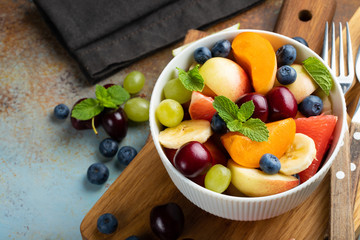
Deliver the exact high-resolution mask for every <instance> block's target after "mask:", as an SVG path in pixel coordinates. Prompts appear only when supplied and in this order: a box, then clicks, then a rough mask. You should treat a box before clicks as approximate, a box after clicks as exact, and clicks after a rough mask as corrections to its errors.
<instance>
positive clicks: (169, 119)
mask: <svg viewBox="0 0 360 240" xmlns="http://www.w3.org/2000/svg"><path fill="white" fill-rule="evenodd" d="M155 114H156V117H157V119H158V120H159V121H160V123H161V124H162V125H164V126H166V127H175V126H177V125H179V124H180V123H181V121H182V119H183V117H184V109H183V108H182V106H181V104H180V103H179V102H177V101H175V100H172V99H165V100H163V101H161V103H160V104H159V106H158V107H157V108H156V110H155Z"/></svg>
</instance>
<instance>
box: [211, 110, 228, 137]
mask: <svg viewBox="0 0 360 240" xmlns="http://www.w3.org/2000/svg"><path fill="white" fill-rule="evenodd" d="M210 126H211V128H212V130H213V131H214V132H216V133H226V131H227V126H226V123H225V121H224V120H223V119H222V118H221V117H220V116H219V114H218V113H215V114H214V116H213V117H212V119H211V123H210Z"/></svg>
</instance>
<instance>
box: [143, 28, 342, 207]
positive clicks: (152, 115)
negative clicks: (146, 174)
mask: <svg viewBox="0 0 360 240" xmlns="http://www.w3.org/2000/svg"><path fill="white" fill-rule="evenodd" d="M242 32H255V33H260V34H267V35H270V36H273V37H277V38H282V39H284V40H286V41H287V42H289V43H290V44H292V45H294V46H296V47H297V48H300V49H306V50H305V51H309V53H310V55H312V56H314V57H316V58H317V59H319V60H320V61H321V62H322V63H323V64H324V65H325V66H326V68H327V69H328V70H329V72H330V73H331V76H332V78H333V89H332V90H331V91H338V92H339V94H340V96H341V107H342V116H338V121H339V120H341V121H342V123H341V125H340V127H341V130H340V134H339V139H338V142H337V144H336V146H335V148H334V150H333V152H332V154H331V156H330V157H328V160H327V161H326V162H325V163H324V164H323V165H322V166H321V168H320V169H319V170H318V171H317V172H316V174H315V175H314V176H312V177H311V178H310V179H309V180H307V181H306V182H304V183H301V184H300V185H298V186H296V187H294V188H292V189H290V190H287V191H285V192H281V193H277V194H273V195H268V196H262V197H247V196H245V197H241V196H231V195H227V194H223V193H217V192H214V191H211V190H209V189H206V188H205V187H202V186H200V185H198V184H197V183H195V182H193V181H191V180H190V179H188V178H187V177H185V176H183V175H182V174H181V173H180V172H179V171H178V170H177V169H176V168H175V167H174V166H173V165H172V164H171V163H170V160H169V159H168V158H167V156H166V155H165V153H164V151H163V148H162V146H161V144H160V142H159V141H158V139H157V138H156V134H155V130H154V129H155V126H156V124H157V123H156V120H155V109H156V108H155V106H154V101H155V100H153V99H154V98H155V95H154V92H155V93H156V91H160V90H158V88H159V85H160V81H159V80H161V79H163V78H164V75H165V74H166V71H169V70H168V68H170V67H169V66H170V65H172V63H173V62H174V61H176V60H177V59H178V58H180V57H181V56H183V55H188V54H190V53H192V52H193V51H194V49H195V48H196V46H197V47H199V46H203V45H206V44H203V43H206V42H209V41H211V40H212V39H214V38H215V39H216V38H218V37H219V35H228V34H229V35H231V34H239V33H242ZM164 81H165V80H164ZM161 91H162V90H161ZM161 91H160V94H161ZM149 114H150V117H149V124H150V132H151V136H152V139H153V141H154V145H155V147H156V150H157V152H158V154H159V155H160V159H161V161H162V163H163V165H164V167H165V168H166V170H167V169H168V168H170V169H172V170H173V173H174V174H175V175H176V176H177V177H178V178H180V179H181V180H182V181H184V183H185V184H186V185H190V186H191V187H193V188H194V190H196V191H200V192H201V193H202V194H205V195H207V196H209V197H213V198H221V199H224V200H229V201H235V202H237V201H239V202H252V203H257V202H264V201H270V200H275V199H280V198H283V197H285V196H289V195H293V194H295V193H297V192H300V191H302V190H305V189H307V188H308V187H309V186H310V185H311V184H313V183H315V182H316V181H317V180H318V178H320V176H322V175H323V174H324V173H325V172H327V171H328V170H329V169H330V167H331V164H332V162H333V161H334V159H335V157H336V156H337V154H338V152H339V150H340V147H341V146H342V143H343V138H344V134H345V129H346V124H345V123H346V119H345V116H346V105H345V98H344V94H343V92H342V91H341V87H340V84H339V83H338V82H337V81H336V77H335V75H334V73H333V72H332V71H331V69H330V68H329V66H328V65H327V64H326V63H325V62H324V61H323V59H322V58H321V57H320V56H319V55H318V54H317V53H315V52H314V51H313V50H312V49H310V48H308V47H306V46H305V45H303V44H301V43H299V42H298V41H296V40H294V39H292V38H289V37H287V36H285V35H281V34H278V33H274V32H271V31H266V30H256V29H239V30H230V31H223V32H218V33H214V34H212V35H209V36H206V37H204V38H202V39H199V40H197V41H195V42H193V43H190V44H189V46H188V47H186V48H185V49H184V50H183V51H181V52H180V53H179V54H178V55H176V56H175V57H173V58H172V59H171V60H170V62H168V64H167V65H166V66H165V67H164V69H163V70H162V72H161V74H160V75H159V77H158V79H157V80H156V83H155V86H154V88H153V91H152V94H151V99H150V108H149ZM165 160H166V161H165ZM167 171H168V170H167ZM168 174H169V173H168ZM169 175H170V174H169ZM324 176H325V175H324Z"/></svg>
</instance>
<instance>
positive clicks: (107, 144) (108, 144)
mask: <svg viewBox="0 0 360 240" xmlns="http://www.w3.org/2000/svg"><path fill="white" fill-rule="evenodd" d="M118 149H119V145H118V142H116V141H115V140H113V139H111V138H105V139H104V140H102V141H101V142H100V145H99V151H100V153H101V155H103V156H104V157H107V158H112V157H114V156H115V155H116V153H117V151H118Z"/></svg>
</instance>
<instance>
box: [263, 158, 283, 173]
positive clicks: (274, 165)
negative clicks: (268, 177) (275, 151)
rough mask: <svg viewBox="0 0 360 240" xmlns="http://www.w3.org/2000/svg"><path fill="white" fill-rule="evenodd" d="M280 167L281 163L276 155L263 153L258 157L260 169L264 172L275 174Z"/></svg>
mask: <svg viewBox="0 0 360 240" xmlns="http://www.w3.org/2000/svg"><path fill="white" fill-rule="evenodd" d="M280 168H281V163H280V161H279V159H278V158H277V157H276V156H274V155H272V154H270V153H265V154H264V155H262V157H261V158H260V169H261V170H262V171H263V172H264V173H267V174H276V173H278V172H279V170H280Z"/></svg>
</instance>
